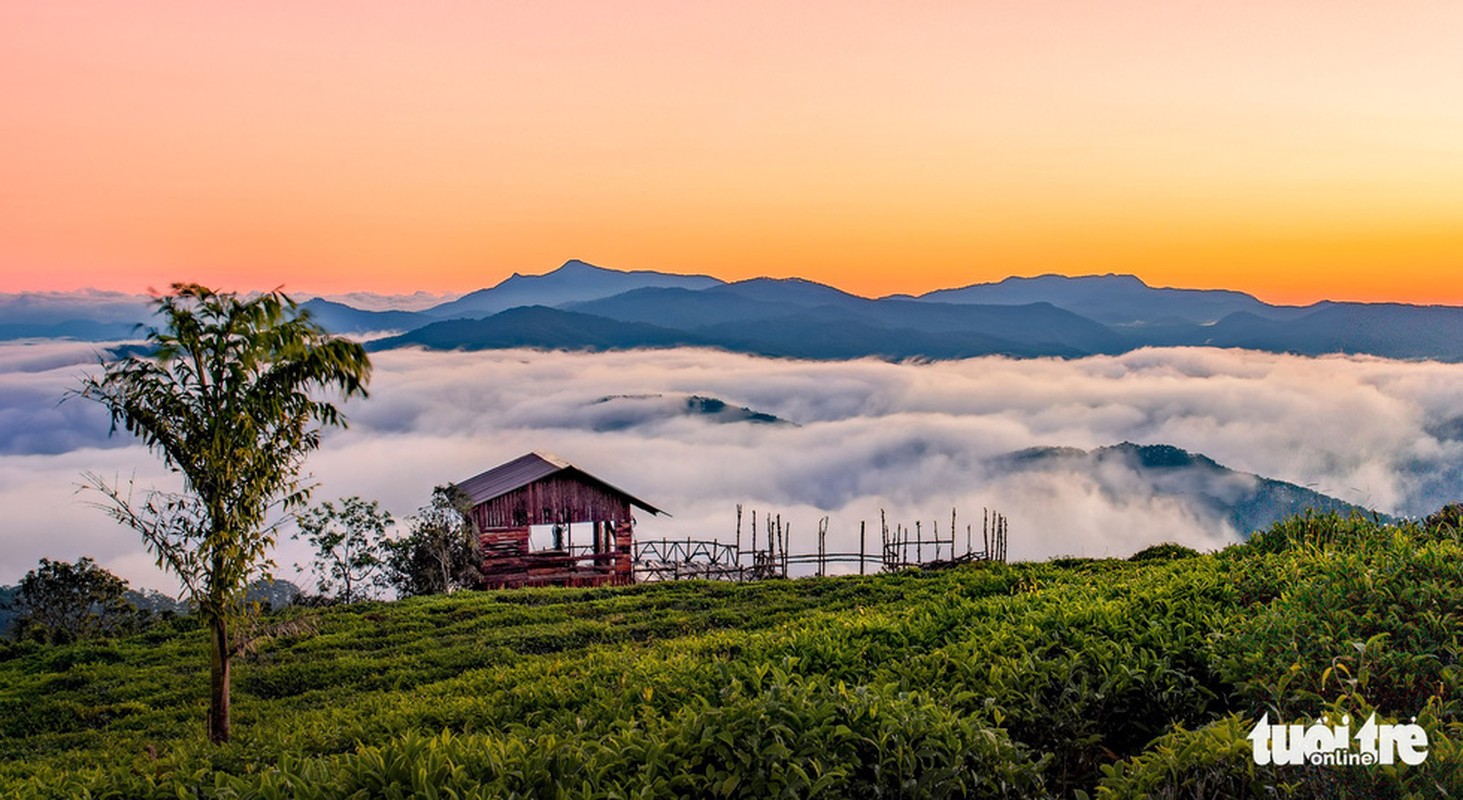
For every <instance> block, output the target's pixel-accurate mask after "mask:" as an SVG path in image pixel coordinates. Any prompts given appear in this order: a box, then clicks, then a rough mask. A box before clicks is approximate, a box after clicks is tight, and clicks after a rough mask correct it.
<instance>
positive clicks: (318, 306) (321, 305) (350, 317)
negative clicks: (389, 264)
mask: <svg viewBox="0 0 1463 800" xmlns="http://www.w3.org/2000/svg"><path fill="white" fill-rule="evenodd" d="M300 307H301V308H303V309H305V310H306V311H309V312H310V316H311V317H313V318H314V319H315V321H316V322H318V323H320V325H321V326H323V327H324V328H325V329H326V330H329V331H332V332H334V333H367V332H374V331H407V330H411V329H412V328H420V327H421V326H423V325H426V324H427V323H429V322H432V318H431V317H427V316H425V315H423V314H422V312H420V311H366V310H362V309H359V308H352V307H351V306H348V305H346V304H345V303H337V302H335V301H334V300H325V299H323V298H319V297H316V298H314V299H312V300H306V301H305V302H303V303H301V304H300Z"/></svg>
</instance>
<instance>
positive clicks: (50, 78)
mask: <svg viewBox="0 0 1463 800" xmlns="http://www.w3.org/2000/svg"><path fill="white" fill-rule="evenodd" d="M793 6H795V7H793ZM1460 42H1463V4H1460V3H1456V2H1451V0H1434V1H1432V2H1421V1H1419V0H1396V2H1390V3H1380V2H1376V3H1322V2H1315V1H1314V0H1310V1H1307V2H1299V1H1298V0H1268V1H1267V2H1250V1H1249V0H1233V1H1232V2H1226V3H1206V4H1195V3H1178V2H1172V0H1143V1H1142V2H1139V1H1138V0H1109V2H1103V3H1073V2H1070V0H1060V1H1058V0H1029V1H1028V2H1020V3H975V2H942V1H940V0H934V1H932V2H924V3H902V4H895V3H888V4H870V3H857V2H807V3H799V4H784V3H770V2H767V3H764V2H750V3H747V2H744V3H685V2H615V3H604V2H585V3H553V2H542V1H539V2H517V1H505V2H496V3H474V2H423V3H387V2H364V1H363V0H353V1H352V2H323V1H322V2H313V3H299V2H274V1H273V0H258V1H256V2H252V3H223V2H207V1H204V0H187V1H186V2H147V1H146V0H138V2H132V3H118V2H113V1H111V0H108V2H86V1H68V2H59V3H58V2H48V1H40V2H31V1H30V0H11V1H10V2H6V3H4V4H0V97H3V98H4V100H3V102H0V275H3V278H0V290H4V291H18V290H25V289H66V288H76V287H83V286H96V287H101V288H113V289H123V290H128V291H140V290H143V289H144V288H146V287H147V286H163V285H166V284H167V283H169V282H172V281H174V280H181V279H188V280H200V281H205V282H210V283H215V284H221V285H225V286H229V287H231V288H259V287H273V286H275V285H279V284H284V285H285V286H286V287H287V288H289V289H292V290H295V291H300V292H316V291H318V292H331V291H345V290H353V289H364V290H374V291H383V292H403V291H413V290H417V289H425V290H429V291H444V290H458V291H461V290H469V289H473V288H478V287H481V286H485V285H490V284H492V283H495V282H497V281H498V280H501V279H502V278H503V277H505V276H506V275H508V274H509V273H511V272H513V271H521V272H543V271H546V270H548V269H552V268H553V267H555V266H557V265H558V264H559V263H561V262H563V261H564V260H566V259H568V258H582V259H585V260H587V261H591V262H593V263H598V264H601V265H604V266H611V267H618V268H626V269H631V268H643V269H664V270H672V271H685V272H706V273H710V274H713V275H717V276H719V277H722V278H727V279H735V278H742V277H750V276H754V275H762V274H767V275H800V276H803V277H807V278H812V279H815V280H820V281H825V282H829V283H833V284H835V285H838V286H840V287H843V288H846V289H849V290H851V291H855V292H859V293H863V294H882V293H888V292H895V291H910V292H918V291H926V290H929V289H934V288H939V287H946V286H954V285H963V284H967V283H972V282H978V281H986V280H995V279H999V278H1001V277H1004V276H1006V275H1011V274H1019V275H1031V274H1039V273H1044V272H1061V273H1068V274H1084V273H1093V272H1133V273H1136V274H1138V275H1140V276H1142V277H1143V278H1144V279H1145V280H1147V281H1148V282H1150V283H1152V284H1155V285H1176V286H1195V287H1218V286H1224V287H1230V288H1236V289H1243V290H1246V291H1250V292H1252V293H1255V294H1257V295H1259V296H1260V297H1262V298H1264V299H1267V300H1272V301H1282V302H1297V301H1302V302H1308V301H1311V300H1315V299H1320V298H1323V297H1329V298H1333V299H1362V300H1405V301H1412V302H1447V303H1455V304H1463V280H1460V278H1463V77H1460V76H1463V46H1460V44H1459V43H1460Z"/></svg>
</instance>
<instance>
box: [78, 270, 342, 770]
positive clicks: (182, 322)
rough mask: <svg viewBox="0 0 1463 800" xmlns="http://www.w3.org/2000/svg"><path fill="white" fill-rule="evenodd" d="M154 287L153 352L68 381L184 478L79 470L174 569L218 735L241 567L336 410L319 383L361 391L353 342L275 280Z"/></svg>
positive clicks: (249, 562) (252, 565)
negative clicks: (169, 488) (158, 479)
mask: <svg viewBox="0 0 1463 800" xmlns="http://www.w3.org/2000/svg"><path fill="white" fill-rule="evenodd" d="M172 289H173V291H172V293H171V294H168V295H164V296H162V297H160V298H158V299H157V301H156V305H157V312H156V313H157V314H158V315H159V316H160V317H161V319H162V324H161V326H160V327H158V328H153V329H151V330H149V331H148V332H147V337H146V338H147V343H148V345H149V346H150V351H151V355H131V356H127V357H125V358H119V359H117V360H114V361H110V362H104V363H103V365H102V367H103V370H102V373H101V374H100V375H98V376H93V377H89V378H86V379H84V380H83V381H82V387H81V389H80V390H79V391H78V392H77V393H78V394H79V395H80V396H82V397H86V398H89V399H91V400H95V401H97V402H99V403H101V404H102V405H104V406H106V408H107V411H108V412H109V413H110V415H111V418H112V430H113V431H114V432H115V431H116V429H117V428H119V427H120V428H123V429H125V430H126V431H127V432H128V433H131V434H133V435H135V436H137V437H138V438H140V439H141V440H142V442H143V443H144V444H146V445H147V446H148V448H149V449H150V450H152V451H153V452H154V453H157V454H158V455H159V456H161V458H162V460H163V463H164V464H166V465H167V466H168V467H169V468H170V469H172V470H173V471H175V472H177V473H179V474H181V476H182V478H183V486H184V488H183V491H182V492H162V491H156V490H151V491H146V492H144V493H143V494H142V496H141V497H140V498H139V497H136V496H135V495H134V493H133V491H132V489H131V486H130V484H129V486H128V488H127V489H126V490H125V491H124V489H123V488H122V487H121V486H120V485H115V484H111V483H108V482H106V481H105V480H103V479H101V478H100V477H98V476H96V475H90V474H89V475H88V476H87V479H88V483H89V484H90V487H91V488H94V489H96V490H97V491H99V492H100V493H101V494H102V496H103V498H104V500H105V501H104V502H103V503H100V504H99V505H100V507H101V508H103V509H105V510H106V511H107V512H108V513H110V514H111V515H112V516H113V517H114V518H116V519H117V520H118V521H119V522H121V523H122V524H124V525H127V526H129V527H131V528H133V529H135V530H136V531H137V532H138V533H140V534H141V535H142V539H143V542H144V544H145V545H146V546H147V548H148V549H149V550H150V551H151V552H152V554H153V555H154V556H156V558H157V563H158V566H160V567H162V568H163V569H165V570H169V571H171V572H173V573H174V574H176V575H177V576H178V578H179V579H180V580H181V581H182V583H183V586H184V588H185V589H186V591H187V594H188V597H189V598H190V599H191V600H192V602H193V604H194V605H195V607H196V608H197V609H198V613H199V616H200V620H201V621H202V622H203V624H204V625H205V627H207V628H208V630H209V634H210V648H209V649H210V660H211V674H210V696H209V706H210V713H209V720H208V735H209V738H210V739H211V740H212V741H214V742H226V741H228V738H229V666H230V660H231V659H232V657H233V655H234V648H233V645H232V643H231V641H230V638H229V631H230V622H231V621H232V620H236V619H238V618H239V616H240V615H241V614H242V613H243V609H244V599H243V598H244V590H245V587H247V586H248V585H249V582H250V579H251V578H252V577H254V576H256V575H257V574H260V573H262V572H263V571H264V570H266V569H267V568H268V566H270V564H269V561H268V558H267V553H268V550H269V548H270V547H271V546H272V545H273V544H274V541H275V537H276V533H277V525H278V524H279V522H280V521H282V520H280V519H276V520H275V521H274V522H273V523H271V522H270V518H271V515H272V512H274V511H275V510H281V511H283V512H284V513H285V515H288V513H289V512H292V511H293V510H294V509H295V508H297V507H299V506H300V505H302V504H303V503H304V502H305V501H306V500H307V499H308V497H309V493H310V488H311V487H310V486H309V485H308V484H307V483H305V482H303V481H302V479H301V474H300V473H301V470H302V468H303V466H304V460H305V457H306V456H307V455H308V454H309V453H310V452H311V451H313V450H315V449H316V448H317V447H319V445H320V431H321V427H322V426H326V425H341V426H344V424H345V420H344V418H343V417H342V416H341V414H340V412H339V410H338V409H337V408H336V407H335V406H334V405H333V404H332V403H330V402H327V401H325V400H320V399H318V398H317V396H316V395H317V394H319V393H320V392H322V391H325V390H330V389H333V390H335V391H336V392H337V393H338V394H339V396H340V397H341V398H348V397H350V396H352V395H362V396H364V395H365V394H366V383H367V381H368V380H369V378H370V372H371V365H370V361H369V360H368V359H367V358H366V352H365V350H364V349H363V348H362V347H361V346H360V345H359V344H356V343H354V342H351V341H347V340H345V339H339V338H335V337H332V336H330V335H329V334H328V333H327V332H326V331H325V330H324V329H323V328H321V327H319V326H318V325H316V324H315V323H314V322H312V321H311V320H310V318H309V316H308V314H307V313H306V312H304V311H301V310H300V309H299V308H298V306H296V305H295V303H294V302H293V301H292V300H290V299H289V298H288V297H286V296H285V295H283V294H281V293H279V292H268V293H265V294H260V295H257V296H253V297H240V296H238V295H235V294H231V293H226V292H215V291H214V290H212V289H208V288H206V287H203V286H199V285H197V284H184V283H179V284H174V285H173V287H172Z"/></svg>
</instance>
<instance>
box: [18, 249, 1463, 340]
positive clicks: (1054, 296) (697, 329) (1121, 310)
mask: <svg viewBox="0 0 1463 800" xmlns="http://www.w3.org/2000/svg"><path fill="white" fill-rule="evenodd" d="M374 305H379V304H374ZM303 306H304V307H305V308H306V309H308V310H309V311H310V313H311V314H312V315H313V316H314V317H315V319H316V320H317V321H319V322H320V324H322V325H324V326H325V327H326V328H328V329H330V330H333V331H335V332H338V333H346V334H367V333H373V334H379V333H394V334H395V335H392V336H387V337H385V338H380V339H378V340H376V341H374V342H372V344H371V347H372V348H373V349H377V350H382V349H390V348H394V347H408V346H421V347H428V348H433V349H466V350H478V349H497V348H507V347H534V348H545V349H572V350H612V349H626V348H657V347H676V346H697V347H713V348H720V349H724V350H730V351H735V352H747V353H756V354H760V355H769V356H790V357H799V358H817V359H838V358H859V357H866V356H873V357H879V358H892V359H905V358H930V359H948V358H965V357H971V356H980V355H1006V356H1014V357H1030V356H1059V357H1078V356H1083V355H1093V354H1101V353H1121V352H1126V351H1128V350H1133V349H1136V348H1140V347H1149V346H1179V345H1194V346H1214V347H1238V348H1247V349H1253V350H1262V351H1268V352H1289V353H1299V354H1304V355H1322V354H1327V353H1352V354H1370V355H1376V356H1383V357H1388V358H1405V359H1436V360H1442V361H1463V308H1458V307H1451V306H1414V305H1403V304H1395V303H1334V302H1321V303H1316V304H1313V305H1309V306H1276V305H1270V304H1268V303H1264V302H1262V301H1260V300H1259V299H1257V298H1255V297H1252V296H1250V295H1248V294H1244V293H1242V292H1235V291H1227V290H1209V289H1169V288H1155V287H1151V286H1148V285H1147V284H1145V283H1143V281H1141V280H1139V279H1138V278H1137V277H1135V276H1132V275H1092V276H1083V277H1063V276H1059V275H1043V276H1040V277H1035V278H1007V279H1005V280H1003V281H1000V282H997V283H985V284H976V285H972V286H965V287H962V288H957V289H943V290H940V291H936V292H930V293H928V294H924V295H920V296H918V297H911V296H908V295H893V296H889V297H883V298H879V299H869V298H864V297H859V296H857V295H852V294H849V293H847V292H843V291H840V290H838V289H835V288H833V287H831V286H825V285H823V284H819V283H814V282H812V281H807V280H802V279H795V278H794V279H771V278H754V279H752V280H746V281H739V282H735V283H726V282H723V281H720V280H717V279H716V278H712V277H709V276H706V275H674V274H669V273H663V272H653V271H621V270H612V269H605V268H602V267H596V266H593V265H591V264H586V263H584V262H582V261H570V262H568V263H566V264H564V265H563V266H562V267H560V268H558V269H556V270H554V271H553V272H549V273H547V274H544V275H527V276H525V275H518V274H515V275H513V276H512V277H510V278H508V279H506V280H504V281H502V282H501V283H499V284H498V285H496V286H493V287H492V288H489V289H482V290H479V291H476V292H472V293H471V294H468V295H465V296H463V297H460V298H458V299H456V300H452V301H450V302H446V303H441V304H438V305H435V306H432V307H430V308H427V309H424V310H419V311H406V310H370V309H364V308H357V307H354V306H350V305H347V304H344V303H339V302H334V301H330V300H325V299H320V298H316V299H313V300H309V301H307V302H305V303H304V304H303ZM145 314H146V306H145V304H143V303H141V301H140V300H139V299H138V298H135V297H130V296H125V295H116V294H106V295H102V294H101V293H89V294H86V295H76V296H71V295H58V294H55V293H52V294H47V295H39V294H30V295H7V296H0V339H17V338H54V337H67V338H75V339H86V340H105V339H115V338H124V337H126V336H127V335H129V333H130V332H131V331H132V326H133V325H135V324H136V323H137V322H141V321H142V320H143V317H144V316H145Z"/></svg>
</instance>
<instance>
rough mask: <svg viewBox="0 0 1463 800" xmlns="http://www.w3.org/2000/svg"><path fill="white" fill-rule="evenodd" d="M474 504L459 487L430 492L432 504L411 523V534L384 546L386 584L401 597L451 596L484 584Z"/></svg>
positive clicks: (440, 487)
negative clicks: (472, 511)
mask: <svg viewBox="0 0 1463 800" xmlns="http://www.w3.org/2000/svg"><path fill="white" fill-rule="evenodd" d="M471 510H472V500H471V499H469V498H468V496H467V494H466V493H465V492H463V491H462V490H461V489H459V488H458V487H457V486H455V485H452V484H448V485H447V486H438V487H437V488H435V489H433V490H432V501H431V503H429V504H428V505H426V506H423V507H422V508H421V509H420V510H419V511H417V514H416V516H414V517H412V518H411V532H410V533H408V534H407V535H406V536H404V537H402V538H400V539H388V540H385V541H384V542H383V545H384V547H385V550H386V561H387V579H388V580H389V581H390V583H391V585H392V586H394V587H396V593H397V594H398V595H400V596H402V597H409V596H412V595H422V594H449V593H451V592H453V591H456V590H457V589H467V588H474V587H477V586H479V585H481V583H482V566H481V564H480V563H479V561H480V559H479V558H478V546H477V527H476V526H475V525H474V524H473V522H472V517H471V515H470V513H469V512H471Z"/></svg>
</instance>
